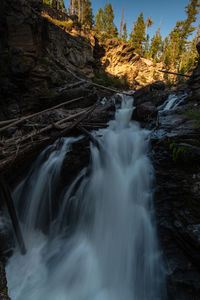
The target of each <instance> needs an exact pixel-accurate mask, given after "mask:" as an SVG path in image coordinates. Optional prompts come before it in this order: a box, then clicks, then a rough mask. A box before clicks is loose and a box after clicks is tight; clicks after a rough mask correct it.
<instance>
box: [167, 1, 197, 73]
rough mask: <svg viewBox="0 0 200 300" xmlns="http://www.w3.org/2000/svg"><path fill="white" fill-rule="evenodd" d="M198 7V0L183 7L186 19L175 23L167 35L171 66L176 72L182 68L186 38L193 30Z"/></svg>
mask: <svg viewBox="0 0 200 300" xmlns="http://www.w3.org/2000/svg"><path fill="white" fill-rule="evenodd" d="M199 7H200V5H199V1H198V0H190V3H189V4H188V5H187V6H186V7H185V12H186V14H187V18H186V19H185V20H184V21H177V22H176V26H175V28H174V29H173V30H172V31H171V33H170V34H169V43H170V48H171V53H170V56H171V64H172V65H173V66H174V67H176V68H177V69H178V71H179V70H180V69H181V68H182V64H183V61H184V56H185V52H186V51H187V46H188V38H189V36H190V35H191V34H192V33H193V32H194V30H195V27H194V26H193V25H192V24H193V23H194V22H195V21H196V19H197V15H198V13H199Z"/></svg>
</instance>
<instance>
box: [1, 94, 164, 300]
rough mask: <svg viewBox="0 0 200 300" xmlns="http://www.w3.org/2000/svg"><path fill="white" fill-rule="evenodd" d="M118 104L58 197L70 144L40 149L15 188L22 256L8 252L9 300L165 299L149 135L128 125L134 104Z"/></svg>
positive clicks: (127, 99)
mask: <svg viewBox="0 0 200 300" xmlns="http://www.w3.org/2000/svg"><path fill="white" fill-rule="evenodd" d="M121 99H122V103H121V107H120V108H118V109H117V110H116V115H115V120H112V121H110V122H109V124H108V128H106V129H101V130H99V131H97V132H94V133H93V134H94V135H95V138H96V139H98V141H99V144H100V147H99V149H97V148H96V147H95V146H93V145H91V164H90V166H89V168H86V169H83V170H82V171H81V172H80V174H78V176H77V178H76V179H75V180H74V182H73V183H72V184H71V186H70V187H69V188H68V189H67V191H65V194H64V195H62V193H60V195H61V196H60V197H58V196H57V195H58V190H59V174H60V169H61V166H62V162H63V160H64V157H65V155H67V154H66V153H67V152H68V151H70V149H71V144H72V143H74V142H76V141H77V139H70V138H68V139H64V140H63V141H62V143H58V142H57V143H56V144H54V145H53V146H51V147H49V148H48V149H46V150H45V151H44V152H43V153H42V154H41V155H40V157H39V158H38V160H37V161H36V163H35V164H34V165H33V167H32V169H31V170H30V172H29V174H28V176H27V177H26V179H25V180H24V181H23V182H22V183H21V184H20V185H19V186H18V187H17V189H16V190H15V192H14V198H15V202H16V205H17V208H18V214H19V216H20V218H21V221H22V228H23V232H24V235H25V241H26V245H27V248H28V251H27V254H26V255H25V256H21V255H20V253H19V251H18V249H15V250H14V254H13V255H12V257H11V258H10V260H9V263H8V265H7V275H8V287H9V291H10V296H11V298H12V300H23V299H26V300H43V299H48V300H161V299H162V300H163V299H165V287H164V285H165V284H164V281H165V280H164V275H163V273H164V272H163V267H162V260H161V255H160V251H159V247H158V243H157V238H156V230H155V226H154V208H153V203H152V197H153V192H152V181H153V177H154V172H153V168H152V164H151V162H150V160H149V158H148V141H149V131H147V130H145V129H141V128H140V126H139V124H138V123H136V122H133V121H131V115H132V111H133V98H132V97H130V96H126V97H125V96H122V95H121ZM55 203H56V204H57V205H55Z"/></svg>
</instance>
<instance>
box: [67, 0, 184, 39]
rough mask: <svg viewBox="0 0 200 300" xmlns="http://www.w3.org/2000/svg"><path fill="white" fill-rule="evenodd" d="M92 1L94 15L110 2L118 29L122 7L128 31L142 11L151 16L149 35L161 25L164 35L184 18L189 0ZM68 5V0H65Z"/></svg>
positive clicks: (146, 15) (145, 16) (145, 15)
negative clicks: (151, 22)
mask: <svg viewBox="0 0 200 300" xmlns="http://www.w3.org/2000/svg"><path fill="white" fill-rule="evenodd" d="M90 1H91V2H92V8H93V14H94V15H96V13H97V11H98V9H99V8H103V7H104V5H105V3H106V2H110V3H111V4H112V6H113V9H114V14H115V20H114V23H115V25H116V26H117V28H118V30H119V28H120V22H121V15H122V9H123V7H124V9H125V10H124V20H127V28H128V33H130V32H131V29H132V26H133V20H137V18H138V16H139V14H140V13H141V12H143V14H144V19H145V20H146V19H147V17H148V16H151V17H152V20H153V22H154V24H153V26H152V27H151V28H150V29H149V30H148V33H149V35H150V37H152V36H153V34H154V33H155V31H156V30H157V29H158V27H159V26H161V34H162V36H163V38H164V37H166V36H167V35H168V34H169V33H170V31H171V30H172V29H173V28H174V26H175V25H176V21H181V20H184V19H185V18H186V14H185V11H184V8H185V6H186V5H187V4H188V3H189V0H124V1H121V0H110V1H109V0H107V1H106V0H98V1H97V0H90ZM65 4H66V5H67V6H68V5H69V0H65Z"/></svg>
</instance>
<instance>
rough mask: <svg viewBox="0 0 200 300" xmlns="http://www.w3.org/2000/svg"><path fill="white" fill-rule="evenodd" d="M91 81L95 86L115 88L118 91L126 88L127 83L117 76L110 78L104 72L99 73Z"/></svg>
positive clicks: (110, 76)
mask: <svg viewBox="0 0 200 300" xmlns="http://www.w3.org/2000/svg"><path fill="white" fill-rule="evenodd" d="M93 81H94V82H95V83H97V84H100V85H104V86H110V87H115V88H118V89H121V88H127V82H126V81H125V80H122V79H120V78H119V77H117V76H112V75H110V74H108V73H106V72H100V73H98V74H96V75H95V77H94V79H93Z"/></svg>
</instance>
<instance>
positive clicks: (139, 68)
mask: <svg viewBox="0 0 200 300" xmlns="http://www.w3.org/2000/svg"><path fill="white" fill-rule="evenodd" d="M96 49H97V51H96V58H97V66H98V67H99V68H103V69H104V70H105V71H106V72H107V73H108V74H110V75H113V76H118V77H119V78H120V79H122V80H124V81H127V83H128V84H129V86H130V87H131V88H136V87H137V85H140V86H144V85H148V84H150V83H152V82H154V81H157V80H163V79H164V75H163V73H160V72H159V71H158V70H162V69H163V68H164V66H163V64H162V63H157V64H156V63H153V61H152V60H150V59H145V58H142V57H140V56H139V55H138V54H136V53H135V51H134V50H135V49H134V48H133V47H132V46H131V45H130V44H128V43H124V42H122V41H119V40H117V39H110V40H106V41H101V40H100V41H98V45H97V46H96Z"/></svg>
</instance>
